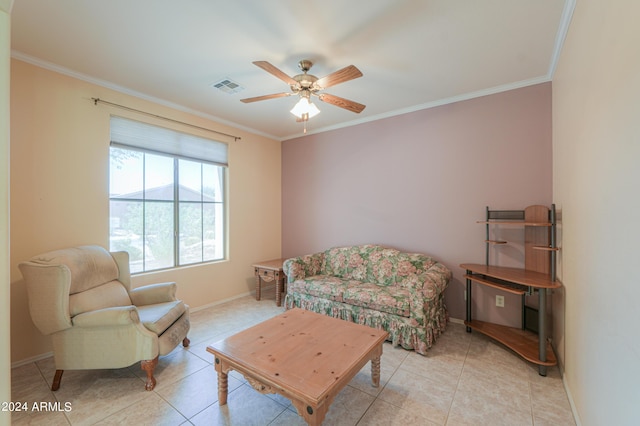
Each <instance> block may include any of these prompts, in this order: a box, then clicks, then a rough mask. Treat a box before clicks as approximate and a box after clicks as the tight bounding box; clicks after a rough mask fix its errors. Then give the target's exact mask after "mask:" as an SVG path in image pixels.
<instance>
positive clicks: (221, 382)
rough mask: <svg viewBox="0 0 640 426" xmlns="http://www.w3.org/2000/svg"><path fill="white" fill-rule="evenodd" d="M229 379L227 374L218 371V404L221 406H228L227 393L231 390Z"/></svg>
mask: <svg viewBox="0 0 640 426" xmlns="http://www.w3.org/2000/svg"><path fill="white" fill-rule="evenodd" d="M228 380H229V377H228V375H227V373H223V372H222V371H218V402H219V403H220V405H226V404H227V392H228V390H229V381H228Z"/></svg>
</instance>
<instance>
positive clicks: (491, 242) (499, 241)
mask: <svg viewBox="0 0 640 426" xmlns="http://www.w3.org/2000/svg"><path fill="white" fill-rule="evenodd" d="M484 242H485V243H489V244H507V241H502V240H484Z"/></svg>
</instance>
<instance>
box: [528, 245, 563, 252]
mask: <svg viewBox="0 0 640 426" xmlns="http://www.w3.org/2000/svg"><path fill="white" fill-rule="evenodd" d="M531 248H532V249H534V250H543V251H558V250H560V249H559V248H558V247H547V246H533V247H531Z"/></svg>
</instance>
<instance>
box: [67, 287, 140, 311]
mask: <svg viewBox="0 0 640 426" xmlns="http://www.w3.org/2000/svg"><path fill="white" fill-rule="evenodd" d="M129 305H131V299H130V298H129V294H128V293H127V289H125V288H124V286H123V285H122V283H121V282H120V281H117V280H115V281H111V282H108V283H106V284H102V285H100V286H98V287H94V288H92V289H89V290H87V291H83V292H81V293H76V294H72V295H70V296H69V315H70V316H71V317H74V316H76V315H78V314H82V313H84V312H90V311H96V310H98V309H104V308H113V307H116V306H129Z"/></svg>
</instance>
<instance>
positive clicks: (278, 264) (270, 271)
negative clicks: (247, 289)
mask: <svg viewBox="0 0 640 426" xmlns="http://www.w3.org/2000/svg"><path fill="white" fill-rule="evenodd" d="M285 260H286V259H273V260H265V261H264V262H258V263H255V264H253V265H252V266H253V268H254V272H255V275H256V300H260V298H261V296H262V284H263V283H269V282H271V281H274V280H275V282H276V306H281V305H282V293H284V292H285V280H286V279H287V278H286V277H285V275H284V271H283V270H282V264H283V263H284V261H285Z"/></svg>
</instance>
